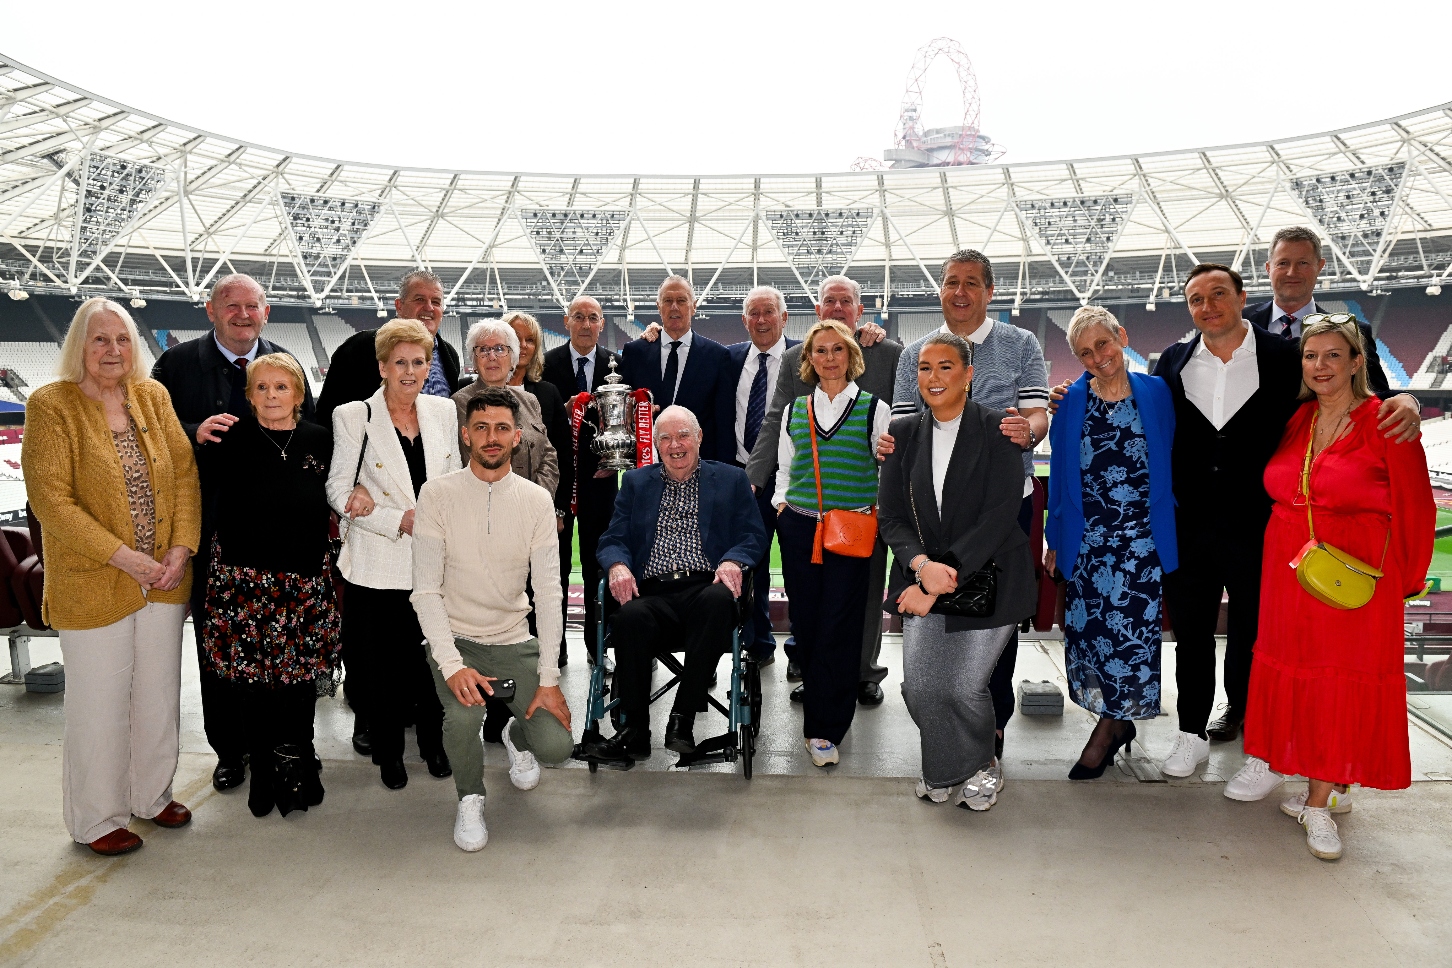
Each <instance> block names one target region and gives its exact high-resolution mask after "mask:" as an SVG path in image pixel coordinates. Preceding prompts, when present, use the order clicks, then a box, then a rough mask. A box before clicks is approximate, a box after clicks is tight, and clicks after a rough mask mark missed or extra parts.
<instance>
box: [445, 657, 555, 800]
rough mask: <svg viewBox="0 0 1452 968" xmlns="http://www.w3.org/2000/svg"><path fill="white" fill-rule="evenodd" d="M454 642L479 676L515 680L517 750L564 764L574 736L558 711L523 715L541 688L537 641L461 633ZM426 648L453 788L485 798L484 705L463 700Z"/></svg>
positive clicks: (513, 707)
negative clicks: (489, 639)
mask: <svg viewBox="0 0 1452 968" xmlns="http://www.w3.org/2000/svg"><path fill="white" fill-rule="evenodd" d="M454 646H455V647H456V648H457V649H458V650H459V657H460V658H462V659H463V660H464V664H465V665H466V666H468V667H469V668H471V669H473V670H474V671H476V672H478V673H479V674H480V675H485V676H491V677H493V678H495V679H513V680H514V684H515V691H514V698H513V699H511V700H510V701H509V711H510V712H512V713H514V720H513V721H512V722H511V723H510V724H509V726H508V727H507V728H508V729H509V730H510V734H509V737H510V739H512V740H513V741H514V745H515V747H516V748H517V749H519V750H520V751H525V750H527V751H529V752H531V753H533V754H534V755H535V757H536V758H537V759H538V760H539V761H540V762H541V763H559V762H562V761H564V760H566V759H568V758H569V756H570V753H571V752H573V750H574V739H573V738H572V737H571V736H570V731H569V730H567V729H565V727H564V724H563V723H561V722H560V721H559V720H558V719H556V718H555V717H554V715H553V714H551V713H548V712H546V711H545V710H543V709H536V710H535V713H534V717H533V718H532V719H525V718H524V714H525V711H526V710H528V709H529V704H530V703H531V702H532V701H533V700H534V693H535V690H536V689H538V688H539V640H538V639H530V640H529V641H527V642H517V643H515V644H514V645H484V644H483V643H481V642H473V641H470V640H469V639H461V638H457V637H456V638H455V639H454ZM424 652H425V654H427V655H428V660H429V668H430V669H432V670H433V673H434V688H435V689H436V690H438V693H439V702H441V703H442V704H443V706H444V752H445V753H448V754H449V762H450V763H451V764H453V767H454V789H456V790H458V792H459V799H460V800H462V799H463V798H464V797H467V796H469V795H471V794H478V795H479V796H483V795H484V742H483V740H482V739H481V738H480V735H479V734H480V731H481V730H482V729H483V727H484V713H485V707H484V706H482V705H480V706H465V705H464V704H463V703H461V702H459V700H458V699H457V698H456V697H455V696H454V693H453V691H452V690H450V689H449V684H448V683H447V682H445V681H444V676H443V673H441V672H440V671H439V666H438V663H436V662H434V657H433V654H432V653H430V652H429V650H428V646H427V644H425V646H424Z"/></svg>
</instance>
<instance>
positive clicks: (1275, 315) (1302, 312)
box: [1265, 298, 1317, 339]
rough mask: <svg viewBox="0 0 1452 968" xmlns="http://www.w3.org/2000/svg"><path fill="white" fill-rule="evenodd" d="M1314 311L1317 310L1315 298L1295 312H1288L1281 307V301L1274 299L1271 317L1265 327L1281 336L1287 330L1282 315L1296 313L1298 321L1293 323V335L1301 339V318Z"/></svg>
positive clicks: (1273, 333) (1274, 334)
mask: <svg viewBox="0 0 1452 968" xmlns="http://www.w3.org/2000/svg"><path fill="white" fill-rule="evenodd" d="M1314 312H1317V309H1316V300H1315V299H1314V298H1312V300H1311V301H1310V302H1308V303H1306V305H1304V306H1302V307H1301V308H1300V309H1298V310H1297V311H1296V312H1295V313H1288V312H1286V311H1285V310H1284V309H1282V308H1281V304H1280V303H1278V302H1275V301H1274V300H1273V301H1272V302H1271V314H1270V319H1268V320H1266V324H1265V328H1266V330H1267V331H1268V332H1269V333H1271V334H1272V335H1273V336H1280V335H1282V334H1283V333H1284V332H1285V329H1286V327H1285V325H1284V324H1283V323H1281V317H1282V316H1291V315H1294V316H1295V317H1296V321H1295V322H1294V323H1292V324H1291V335H1292V336H1294V337H1295V338H1296V339H1300V338H1301V320H1303V319H1305V318H1306V317H1307V316H1309V315H1311V314H1312V313H1314Z"/></svg>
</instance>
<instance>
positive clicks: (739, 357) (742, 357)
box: [716, 339, 801, 660]
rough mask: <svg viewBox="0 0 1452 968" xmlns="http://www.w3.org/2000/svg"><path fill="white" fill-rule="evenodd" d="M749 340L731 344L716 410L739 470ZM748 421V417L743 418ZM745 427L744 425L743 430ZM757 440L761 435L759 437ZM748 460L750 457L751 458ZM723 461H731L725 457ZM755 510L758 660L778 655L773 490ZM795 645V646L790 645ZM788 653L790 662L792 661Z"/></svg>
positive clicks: (749, 633)
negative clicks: (740, 405) (739, 396)
mask: <svg viewBox="0 0 1452 968" xmlns="http://www.w3.org/2000/svg"><path fill="white" fill-rule="evenodd" d="M799 343H801V340H797V339H789V340H787V341H786V348H787V349H791V348H792V347H793V346H796V345H798V344H799ZM759 352H760V350H758V349H757V348H756V346H755V344H753V343H752V342H751V341H750V340H747V341H746V342H744V343H732V344H731V345H730V346H728V347H726V354H727V361H728V362H727V364H726V369H725V371H723V373H722V375H721V385H720V386H719V387H718V388H717V390H718V392H719V393H720V403H719V404H717V406H716V423H717V425H718V426H720V427H721V429H722V430H723V431H729V432H730V434H731V441H732V443H731V445H730V446H731V447H732V448H733V449H732V451H731V455H730V457H729V460H730V462H731V463H733V464H735V465H736V466H737V467H742V468H744V467H745V465H744V464H743V463H741V461H739V460H738V459H737V456H738V451H737V449H736V448H737V445H738V444H741V445H742V446H744V444H745V441H739V440H738V439H737V437H736V418H737V413H736V404H737V401H736V388H737V386H738V385H739V384H740V382H741V371H742V370H744V369H745V368H746V358H747V357H748V356H749V355H750V354H752V353H759ZM785 361H786V354H785V353H783V354H782V362H781V363H780V364H779V366H781V367H785V365H786V362H785ZM777 380H778V381H780V380H781V371H780V370H778V373H777ZM770 403H771V395H770V394H769V395H768V396H767V404H768V406H769V405H770ZM741 416H742V417H743V420H744V417H745V414H742V415H741ZM761 425H762V429H763V431H764V430H765V427H766V420H765V419H763V420H762V423H761ZM744 426H745V424H744V422H743V427H744ZM757 436H758V439H759V438H760V436H761V434H760V433H758V434H757ZM748 456H750V455H749V454H748ZM721 459H722V460H723V461H724V460H727V459H728V458H727V457H726V455H724V454H723V455H722V458H721ZM756 506H757V508H758V510H760V511H761V523H762V526H763V527H765V528H766V548H765V550H764V551H762V553H761V560H760V561H759V562H757V564H756V572H755V574H754V575H753V577H752V581H753V582H755V591H756V597H755V599H754V600H753V605H754V607H753V609H752V614H751V618H750V621H749V622H748V623H747V626H746V639H747V641H748V642H749V643H750V645H751V654H752V655H754V656H756V658H757V659H758V660H761V659H765V658H766V657H767V656H770V655H774V654H775V653H776V637H775V636H773V635H772V631H771V539H772V535H774V534H776V508H774V507H772V506H771V489H770V488H764V487H763V488H757V489H756ZM788 644H792V643H788ZM791 657H792V656H791V653H790V652H788V658H791Z"/></svg>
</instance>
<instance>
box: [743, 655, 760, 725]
mask: <svg viewBox="0 0 1452 968" xmlns="http://www.w3.org/2000/svg"><path fill="white" fill-rule="evenodd" d="M746 699H747V702H748V703H749V704H750V706H751V736H752V738H753V741H754V740H755V737H756V734H757V733H759V732H760V731H761V667H760V666H758V665H757V664H756V663H755V662H748V663H747V664H746Z"/></svg>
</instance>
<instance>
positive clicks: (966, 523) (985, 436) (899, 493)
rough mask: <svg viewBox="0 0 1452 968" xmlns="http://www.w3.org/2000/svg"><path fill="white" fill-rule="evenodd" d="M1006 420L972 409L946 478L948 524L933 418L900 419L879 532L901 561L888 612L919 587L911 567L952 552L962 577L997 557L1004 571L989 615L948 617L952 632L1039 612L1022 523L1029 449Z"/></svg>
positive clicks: (882, 487) (884, 480)
mask: <svg viewBox="0 0 1452 968" xmlns="http://www.w3.org/2000/svg"><path fill="white" fill-rule="evenodd" d="M1003 417H1004V414H1002V413H1000V412H999V411H997V410H989V409H988V408H987V407H982V406H979V405H978V404H976V403H974V402H973V401H972V400H969V401H967V403H966V404H965V406H964V409H963V419H962V422H961V423H960V424H959V425H958V439H957V440H956V441H955V442H954V444H953V456H952V457H951V458H949V461H948V473H947V475H946V476H945V477H944V478H943V492H944V493H945V494H946V495H948V498H947V500H945V501H944V502H943V517H942V518H941V519H940V518H939V517H938V504H937V500H936V498H935V492H934V490H933V415H932V413H931V412H929V411H926V410H924V411H923V412H922V413H917V414H910V415H908V416H905V417H898V418H897V419H896V420H894V421H893V422H892V423H891V424H890V425H889V427H890V429H889V431H888V432H889V433H891V434H892V436H893V438H894V439H895V440H897V442H898V444H897V448H896V450H894V451H893V453H892V454H890V455H889V456H888V458H887V460H886V461H884V462H883V465H882V473H881V474H880V475H879V478H878V487H877V522H878V527H879V529H880V530H881V532H882V540H883V541H885V542H887V545H888V547H890V548H892V558H893V561H892V574H891V575H889V576H888V587H887V600H886V601H884V602H883V604H882V608H883V611H886V612H896V611H897V597H898V596H899V595H901V594H902V592H903V591H904V590H905V589H906V588H907V587H908V585H911V584H912V583H913V581H914V577H913V573H912V570H911V569H910V568H909V567H908V562H910V561H912V560H913V559H914V558H916V557H917V556H918V555H921V554H926V555H928V556H929V557H931V558H938V557H940V556H941V555H942V554H943V553H944V552H947V551H951V552H952V553H953V555H954V556H955V557H957V559H958V563H959V566H960V568H959V578H960V580H961V579H963V578H966V577H967V576H968V575H970V574H972V573H973V572H975V571H977V570H978V569H980V568H982V567H983V566H984V565H986V564H987V563H988V561H989V559H992V560H993V561H994V563H996V564H997V565H998V569H999V571H998V597H997V601H996V604H995V608H994V612H993V614H992V615H991V616H988V617H987V618H962V617H956V616H952V615H949V616H945V618H946V627H947V631H949V632H964V631H968V630H971V629H993V628H1002V627H1003V626H1005V625H1016V624H1018V623H1019V622H1021V621H1023V620H1024V619H1025V618H1027V617H1028V616H1030V615H1032V614H1033V612H1034V608H1035V606H1036V604H1037V597H1038V591H1037V588H1036V586H1035V583H1034V563H1033V556H1032V554H1031V553H1030V552H1029V540H1028V536H1027V535H1026V534H1024V533H1023V529H1022V528H1020V527H1019V526H1018V512H1019V508H1020V507H1021V506H1022V504H1023V450H1022V449H1020V448H1019V446H1018V445H1017V444H1015V443H1014V442H1013V441H1011V440H1009V439H1008V438H1007V437H1005V436H1003V434H1002V433H1000V432H999V429H998V424H999V421H1001V420H1002V419H1003ZM914 506H916V508H917V516H916V520H915V519H914V516H913V507H914ZM920 530H921V538H920V537H919V531H920Z"/></svg>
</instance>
